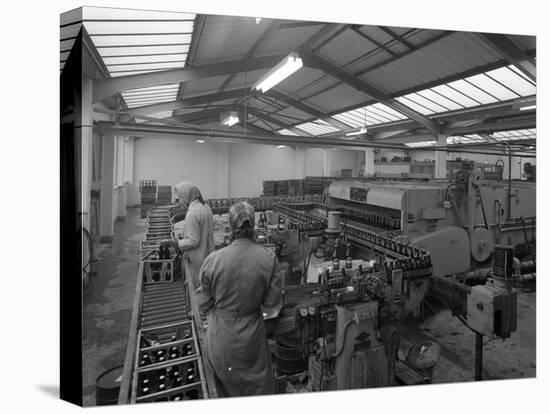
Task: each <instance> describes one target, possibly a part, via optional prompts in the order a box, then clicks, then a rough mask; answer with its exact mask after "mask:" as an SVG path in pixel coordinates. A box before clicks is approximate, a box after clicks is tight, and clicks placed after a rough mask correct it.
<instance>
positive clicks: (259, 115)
mask: <svg viewBox="0 0 550 414" xmlns="http://www.w3.org/2000/svg"><path fill="white" fill-rule="evenodd" d="M248 113H249V114H251V115H254V116H255V117H256V118H259V119H262V120H264V121H267V122H269V123H271V124H275V125H278V126H280V127H281V128H284V129H288V130H289V131H292V132H294V133H295V134H298V135H301V136H308V137H311V136H313V135H311V134H308V133H307V132H305V131H302V130H301V129H300V128H296V127H293V126H290V125H288V124H287V123H285V122H283V121H280V120H278V119H276V118H273V117H272V116H270V115H269V114H267V113H265V112H262V111H259V110H257V109H256V108H250V107H249V108H248Z"/></svg>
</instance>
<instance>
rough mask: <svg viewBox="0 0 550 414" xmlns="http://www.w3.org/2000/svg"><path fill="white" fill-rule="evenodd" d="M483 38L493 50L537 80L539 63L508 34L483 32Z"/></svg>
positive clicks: (530, 77)
mask: <svg viewBox="0 0 550 414" xmlns="http://www.w3.org/2000/svg"><path fill="white" fill-rule="evenodd" d="M480 36H481V38H482V39H483V40H484V41H485V43H487V44H488V45H489V46H490V47H491V48H492V49H493V50H495V51H496V52H498V53H499V54H500V55H501V56H502V57H504V58H505V59H506V60H507V61H508V62H510V63H511V64H513V65H514V66H516V67H517V68H518V69H519V70H521V71H522V72H523V74H525V76H527V77H528V78H529V79H531V80H532V81H533V82H536V81H537V65H536V62H535V59H533V58H531V57H530V56H529V55H528V54H527V53H526V52H524V51H523V50H522V49H521V48H519V47H518V46H517V45H516V44H515V43H514V42H513V41H512V40H510V39H509V38H508V37H507V36H506V35H502V34H495V33H481V34H480Z"/></svg>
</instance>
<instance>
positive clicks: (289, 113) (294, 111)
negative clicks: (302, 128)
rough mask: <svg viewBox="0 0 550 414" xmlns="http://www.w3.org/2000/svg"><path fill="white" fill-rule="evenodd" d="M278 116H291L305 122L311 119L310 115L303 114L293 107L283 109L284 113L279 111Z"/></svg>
mask: <svg viewBox="0 0 550 414" xmlns="http://www.w3.org/2000/svg"><path fill="white" fill-rule="evenodd" d="M278 114H280V115H283V116H290V117H293V118H298V119H303V120H306V119H310V118H311V115H310V114H307V113H305V112H302V111H300V110H299V109H296V108H294V107H293V106H289V107H287V108H285V109H283V110H282V111H279V112H278Z"/></svg>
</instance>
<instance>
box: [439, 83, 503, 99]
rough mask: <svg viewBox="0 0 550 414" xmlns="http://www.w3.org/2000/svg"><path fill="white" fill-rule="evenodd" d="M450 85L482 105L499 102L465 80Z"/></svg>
mask: <svg viewBox="0 0 550 414" xmlns="http://www.w3.org/2000/svg"><path fill="white" fill-rule="evenodd" d="M448 85H449V86H450V87H452V88H454V89H456V90H458V91H459V92H461V93H463V94H464V95H466V96H468V97H470V98H472V99H474V100H476V101H477V102H479V103H480V104H489V103H494V102H497V100H496V99H495V98H493V97H492V96H491V95H489V94H488V93H486V92H484V91H482V90H481V89H479V88H477V87H476V86H474V85H472V84H471V83H468V82H466V81H465V80H464V79H460V80H457V81H455V82H451V83H449V84H448Z"/></svg>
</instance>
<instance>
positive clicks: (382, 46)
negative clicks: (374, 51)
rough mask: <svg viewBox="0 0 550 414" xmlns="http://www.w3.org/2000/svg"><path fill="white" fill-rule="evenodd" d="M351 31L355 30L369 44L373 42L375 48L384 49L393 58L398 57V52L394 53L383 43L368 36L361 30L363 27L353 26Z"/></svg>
mask: <svg viewBox="0 0 550 414" xmlns="http://www.w3.org/2000/svg"><path fill="white" fill-rule="evenodd" d="M350 29H351V30H353V31H354V32H355V33H357V34H358V35H359V36H361V37H363V38H365V39H367V40H368V41H369V42H371V43H372V44H374V45H375V46H377V47H379V48H380V49H383V50H384V51H385V52H387V53H389V54H390V55H392V56H393V57H397V52H394V51H393V50H391V49H390V48H389V47H387V46H386V45H384V44H383V43H381V42H379V41H378V40H376V39H374V38H373V37H372V36H369V35H368V34H366V33H364V32H363V31H362V30H361V25H360V24H353V25H351V27H350Z"/></svg>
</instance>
